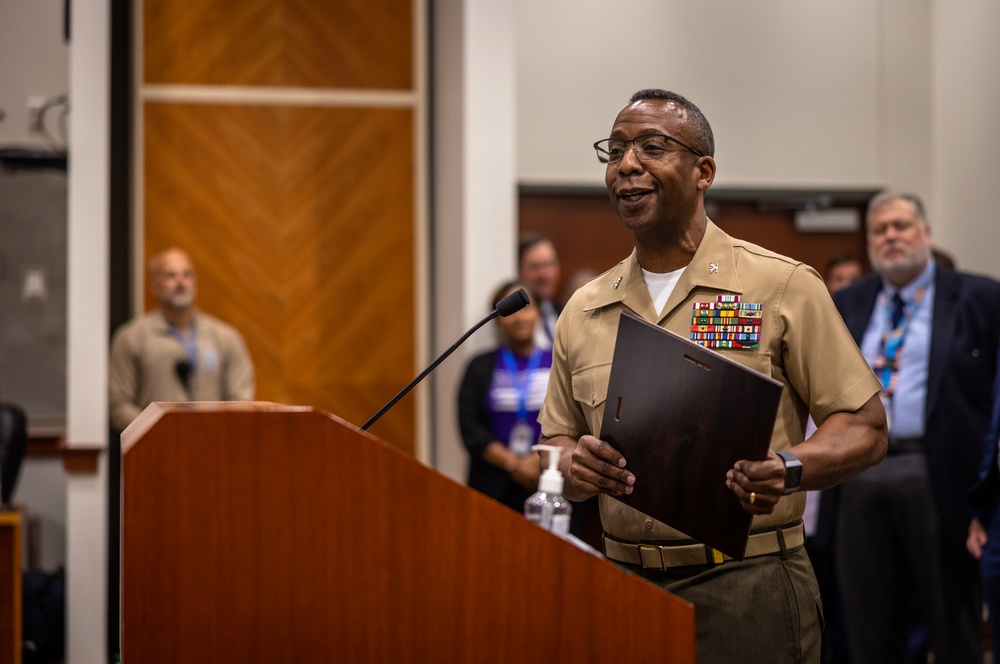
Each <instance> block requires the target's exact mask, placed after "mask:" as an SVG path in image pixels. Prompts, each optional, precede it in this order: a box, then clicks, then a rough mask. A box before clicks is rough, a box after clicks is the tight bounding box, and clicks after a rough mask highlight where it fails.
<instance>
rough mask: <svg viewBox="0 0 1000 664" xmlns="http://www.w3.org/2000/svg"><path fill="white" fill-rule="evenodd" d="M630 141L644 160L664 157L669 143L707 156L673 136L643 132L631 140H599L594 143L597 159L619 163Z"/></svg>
mask: <svg viewBox="0 0 1000 664" xmlns="http://www.w3.org/2000/svg"><path fill="white" fill-rule="evenodd" d="M629 143H631V144H632V149H633V150H635V155H636V156H637V157H638V158H639V159H642V160H647V159H662V158H663V155H664V154H666V153H667V143H676V144H677V145H679V146H681V147H682V148H684V149H685V150H688V151H690V152H693V153H694V154H696V155H698V156H699V157H704V156H705V153H704V152H701V151H700V150H695V149H694V148H693V147H691V146H690V145H684V144H683V143H681V142H680V141H678V140H677V139H676V138H674V137H673V136H667V135H666V134H643V135H642V136H636V137H635V138H633V139H632V140H631V141H626V140H624V139H621V138H605V139H604V140H603V141H597V142H596V143H594V149H595V150H597V160H598V161H599V162H601V163H602V164H617V163H618V162H619V161H621V160H622V158H623V157H624V156H625V151H626V150H627V149H628V144H629Z"/></svg>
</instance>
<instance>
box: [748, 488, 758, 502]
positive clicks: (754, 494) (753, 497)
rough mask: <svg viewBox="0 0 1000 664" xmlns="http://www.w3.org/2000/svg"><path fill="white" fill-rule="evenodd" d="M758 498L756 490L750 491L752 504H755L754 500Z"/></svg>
mask: <svg viewBox="0 0 1000 664" xmlns="http://www.w3.org/2000/svg"><path fill="white" fill-rule="evenodd" d="M756 500H757V494H756V493H755V492H753V491H751V492H750V500H749V502H750V504H751V505H753V504H754V501H756Z"/></svg>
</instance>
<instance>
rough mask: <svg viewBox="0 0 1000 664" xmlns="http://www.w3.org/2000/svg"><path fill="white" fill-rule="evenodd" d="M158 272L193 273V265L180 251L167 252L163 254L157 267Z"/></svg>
mask: <svg viewBox="0 0 1000 664" xmlns="http://www.w3.org/2000/svg"><path fill="white" fill-rule="evenodd" d="M157 267H158V269H159V271H160V272H193V271H194V265H192V263H191V259H190V258H188V257H187V254H184V253H183V252H180V251H168V252H166V253H164V254H163V255H162V256H161V257H160V260H159V263H158V265H157Z"/></svg>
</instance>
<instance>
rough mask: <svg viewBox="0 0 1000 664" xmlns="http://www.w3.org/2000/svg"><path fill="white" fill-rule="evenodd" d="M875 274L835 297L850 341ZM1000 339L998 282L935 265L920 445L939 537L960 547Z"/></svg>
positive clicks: (866, 308)
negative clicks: (942, 534)
mask: <svg viewBox="0 0 1000 664" xmlns="http://www.w3.org/2000/svg"><path fill="white" fill-rule="evenodd" d="M881 288H882V284H881V280H880V278H879V277H878V276H877V275H870V276H868V277H866V278H864V279H862V280H860V281H859V282H857V283H856V284H854V285H852V286H850V287H848V288H845V289H844V290H842V291H840V292H838V293H837V294H836V295H835V296H834V302H835V303H836V305H837V309H839V310H840V315H841V316H842V317H843V319H844V323H846V324H847V328H848V329H849V330H850V331H851V335H852V336H853V337H854V340H855V342H857V343H858V344H859V345H860V344H861V339H862V337H863V336H864V334H865V329H866V328H867V327H868V321H869V320H870V319H871V315H872V312H873V311H874V309H875V306H876V301H877V299H878V294H879V291H880V290H881ZM998 342H1000V283H998V282H996V281H994V280H992V279H988V278H986V277H981V276H976V275H971V274H966V273H963V272H955V271H953V270H943V269H939V270H938V273H937V280H936V284H935V292H934V309H933V314H932V322H931V347H930V358H929V366H928V375H927V402H926V404H925V408H924V412H925V418H926V422H925V429H924V447H925V451H926V455H927V468H928V474H929V479H930V484H931V491H932V493H933V497H934V502H935V504H936V505H937V508H938V516H939V518H940V521H941V526H942V529H943V532H944V535H945V536H946V538H947V539H948V541H949V542H950V543H952V544H953V545H955V546H957V547H958V548H959V550H961V551H964V550H965V539H966V535H967V533H968V527H969V520H970V518H971V512H970V511H969V507H968V505H967V503H966V502H965V496H966V492H967V491H968V490H969V489H970V487H972V485H973V484H974V483H975V481H976V476H977V470H978V468H979V464H980V460H981V458H982V455H983V438H984V436H985V435H986V430H987V427H988V425H989V419H990V408H991V405H992V404H991V402H992V390H993V383H994V379H995V376H996V371H997V348H998Z"/></svg>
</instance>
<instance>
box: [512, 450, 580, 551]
mask: <svg viewBox="0 0 1000 664" xmlns="http://www.w3.org/2000/svg"><path fill="white" fill-rule="evenodd" d="M531 449H533V450H541V451H544V452H548V453H549V465H548V468H546V469H545V470H544V471H543V472H542V477H541V479H540V480H539V481H538V491H536V492H535V493H534V494H532V495H531V497H530V498H528V499H527V500H526V501H524V516H526V517H527V518H528V520H529V521H534V522H535V523H537V524H538V525H540V526H541V527H542V528H545V530H549V531H551V532H553V533H555V534H556V535H558V536H560V537H566V536H568V535H569V517H570V514H571V513H572V512H573V506H572V505H570V504H569V501H568V500H566V499H565V498H563V495H562V491H563V476H562V473H560V472H559V454H560V453H561V452H562V448H561V447H558V446H556V445H533V446H532V448H531Z"/></svg>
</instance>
